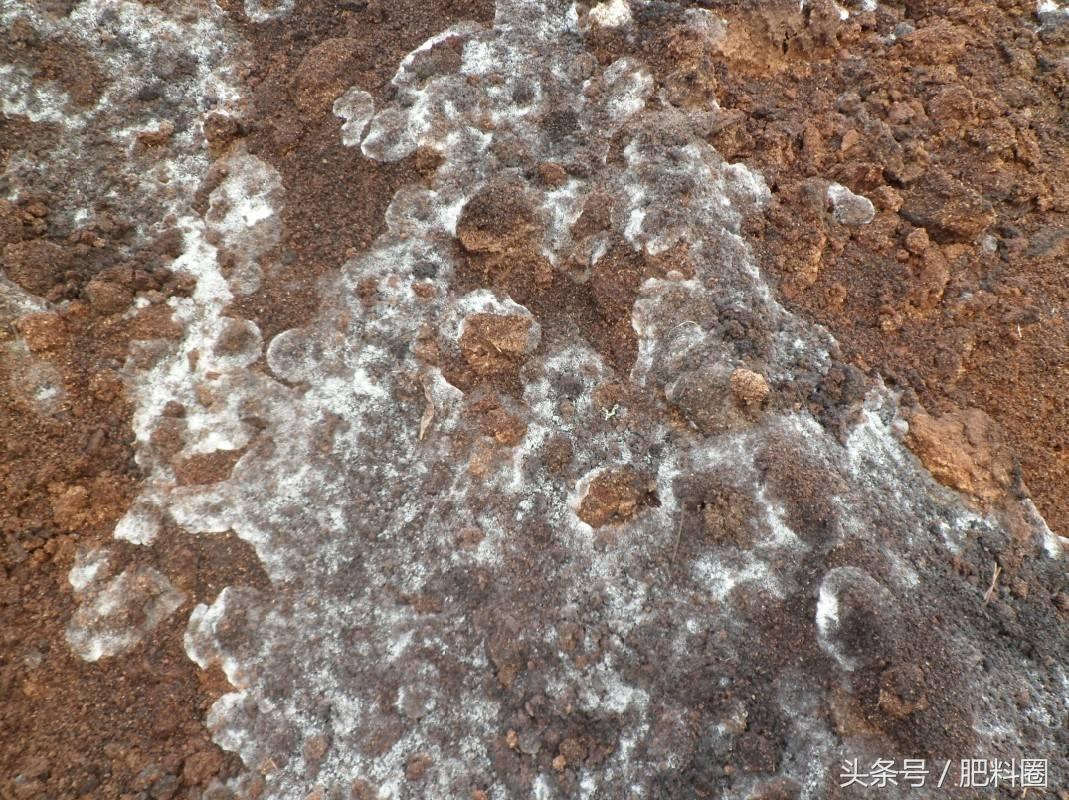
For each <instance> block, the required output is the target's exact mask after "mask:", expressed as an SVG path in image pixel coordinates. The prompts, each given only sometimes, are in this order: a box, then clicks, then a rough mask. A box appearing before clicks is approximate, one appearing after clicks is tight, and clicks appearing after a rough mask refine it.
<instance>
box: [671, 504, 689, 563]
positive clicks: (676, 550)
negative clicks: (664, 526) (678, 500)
mask: <svg viewBox="0 0 1069 800" xmlns="http://www.w3.org/2000/svg"><path fill="white" fill-rule="evenodd" d="M686 513H687V509H686V507H684V506H682V505H681V506H680V507H679V527H678V528H677V529H676V546H675V547H674V548H672V560H671V561H669V562H668V563H669V564H675V563H676V556H677V555H678V554H679V542H680V541H681V540H682V539H683V515H684V514H686Z"/></svg>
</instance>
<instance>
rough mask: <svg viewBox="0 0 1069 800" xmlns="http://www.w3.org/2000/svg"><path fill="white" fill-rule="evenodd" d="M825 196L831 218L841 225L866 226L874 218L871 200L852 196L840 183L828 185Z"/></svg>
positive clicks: (874, 213)
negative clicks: (830, 208) (826, 195)
mask: <svg viewBox="0 0 1069 800" xmlns="http://www.w3.org/2000/svg"><path fill="white" fill-rule="evenodd" d="M827 194H828V202H829V203H830V204H831V207H832V216H834V217H835V221H836V222H838V223H840V224H842V225H868V224H869V223H870V222H872V220H873V218H874V217H875V216H876V207H875V206H874V205H873V204H872V201H871V200H869V199H868V198H867V197H863V196H862V195H859V194H854V193H853V192H851V191H850V190H849V189H847V188H846V187H845V186H843V185H842V184H840V183H831V184H829V185H828V193H827Z"/></svg>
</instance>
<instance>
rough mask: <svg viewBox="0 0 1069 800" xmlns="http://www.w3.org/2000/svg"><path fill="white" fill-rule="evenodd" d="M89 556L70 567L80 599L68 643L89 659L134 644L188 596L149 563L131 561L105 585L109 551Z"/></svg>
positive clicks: (69, 626) (106, 654)
mask: <svg viewBox="0 0 1069 800" xmlns="http://www.w3.org/2000/svg"><path fill="white" fill-rule="evenodd" d="M91 559H92V560H90V561H89V562H86V561H82V563H80V564H79V563H76V564H75V566H74V568H73V569H72V570H71V575H70V582H71V585H72V587H74V590H75V592H76V594H77V595H78V598H79V600H80V601H81V604H80V605H79V606H78V608H77V609H76V610H75V612H74V616H73V617H72V618H71V621H70V624H69V625H68V626H67V643H68V644H69V645H70V647H71V649H72V650H73V651H74V652H75V653H76V654H77V655H79V656H80V657H82V658H84V659H85V660H86V661H98V660H99V659H101V658H105V657H107V656H114V655H118V654H120V653H124V652H126V651H128V650H130V649H132V648H133V647H134V646H135V645H137V644H138V643H139V642H140V641H141V640H142V639H143V638H144V637H145V636H146V635H147V634H148V633H150V632H151V631H152V630H153V629H155V628H156V626H157V625H159V624H160V623H161V622H163V620H165V619H167V617H169V616H171V614H173V613H174V612H175V611H177V610H178V607H179V606H181V605H182V603H183V602H185V595H183V594H182V592H180V591H178V590H177V589H175V588H174V586H172V585H171V582H170V581H169V580H167V578H166V577H165V576H164V575H162V574H161V573H159V572H158V571H157V570H154V569H152V568H151V567H133V568H131V569H128V570H125V571H123V572H122V573H120V574H119V575H118V576H117V577H115V578H113V579H112V580H110V581H108V582H107V583H105V584H103V585H101V584H99V578H100V577H101V576H100V575H99V573H101V572H102V571H103V570H104V569H105V568H106V563H107V562H106V556H105V555H103V554H94V556H92V557H91Z"/></svg>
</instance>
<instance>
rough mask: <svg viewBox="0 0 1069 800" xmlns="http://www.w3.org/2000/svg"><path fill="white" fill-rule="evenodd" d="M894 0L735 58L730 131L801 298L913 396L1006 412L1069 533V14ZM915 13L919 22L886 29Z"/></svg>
mask: <svg viewBox="0 0 1069 800" xmlns="http://www.w3.org/2000/svg"><path fill="white" fill-rule="evenodd" d="M740 5H745V4H740ZM883 5H884V4H881V6H883ZM886 5H888V6H891V10H888V9H885V8H881V10H880V11H879V12H877V13H874V14H863V15H859V16H857V17H853V18H851V20H850V21H849V22H848V23H845V24H843V25H841V26H840V25H838V24H837V23H836V24H832V26H831V29H832V30H833V31H834V37H835V39H836V40H837V41H838V47H837V48H836V49H835V50H834V51H829V50H827V49H826V48H822V47H821V42H820V41H819V40H818V39H819V37H814V36H813V35H811V34H809V33H805V32H800V33H798V34H796V35H793V36H792V35H791V34H790V33H785V34H784V33H781V34H780V35H781V36H782V38H781V40H780V41H781V42H782V47H780V48H776V47H768V46H766V47H765V48H764V53H765V54H766V57H765V58H761V59H758V60H752V59H754V54H753V52H752V51H751V50H746V51H740V52H745V54H746V58H745V60H744V59H743V58H742V57H741V56H740V58H738V59H729V60H728V61H727V63H726V64H721V65H720V66H719V68H718V69H717V72H716V74H717V82H718V92H717V94H718V97H719V99H720V103H721V104H722V105H723V106H724V107H725V108H727V109H738V110H740V111H743V112H745V113H744V114H741V115H739V116H738V117H737V118H736V122H735V124H732V125H730V126H728V127H726V128H725V129H724V130H722V131H721V132H720V133H719V134H718V135H717V136H716V137H715V139H714V143H715V144H716V145H717V147H718V148H719V149H720V150H721V151H722V153H723V154H724V155H725V156H726V157H727V158H729V159H732V160H742V161H745V162H746V163H747V164H750V165H753V166H755V167H756V168H757V169H759V170H760V171H761V172H763V173H764V174H765V175H766V177H767V178H768V180H769V183H770V185H771V186H772V188H773V191H774V200H773V207H772V209H771V212H770V214H769V215H768V219H767V222H766V224H765V225H764V226H763V230H762V231H761V232H760V236H761V241H760V253H761V256H762V266H763V268H764V269H765V270H766V272H768V273H769V274H770V275H772V276H773V277H774V279H775V280H776V281H777V282H778V283H779V285H780V287H781V289H782V294H783V295H784V297H785V298H786V301H787V303H788V305H789V306H790V307H792V308H793V309H795V310H797V311H798V312H800V313H802V314H803V315H805V316H807V317H810V318H812V319H815V320H816V321H818V322H820V323H821V324H823V325H825V326H826V327H827V328H828V329H829V330H830V331H831V332H832V333H833V334H834V335H835V337H836V339H837V340H838V341H839V343H840V344H841V346H842V349H843V352H844V355H845V356H846V359H847V360H848V361H852V362H853V363H854V364H856V365H857V366H858V367H860V368H862V369H863V370H864V371H867V372H871V373H874V374H875V373H878V374H880V375H882V376H884V378H885V380H886V381H887V382H888V383H889V384H891V385H894V386H896V387H898V388H900V389H902V390H904V391H905V399H906V401H907V403H909V402H916V403H920V404H922V405H923V406H924V407H925V408H926V409H927V410H928V411H929V412H931V413H932V414H935V415H942V414H947V413H954V412H956V411H959V410H962V409H968V408H972V407H976V408H979V409H982V410H983V411H985V412H986V413H987V414H989V415H990V416H991V417H992V418H993V419H994V420H995V421H996V422H997V423H998V424H999V425H1000V426H1001V427H1002V428H1003V429H1004V432H1005V435H1006V440H1007V443H1008V446H1009V448H1010V450H1011V452H1012V454H1013V457H1014V458H1015V459H1016V460H1017V461H1018V462H1019V470H1020V476H1021V477H1022V478H1023V480H1024V482H1025V484H1026V485H1027V487H1028V490H1029V491H1030V492H1031V494H1032V496H1033V497H1034V499H1035V502H1036V505H1037V506H1038V507H1039V509H1040V511H1041V512H1042V513H1043V515H1044V516H1045V517H1046V519H1047V522H1048V524H1049V525H1050V526H1051V528H1052V529H1054V530H1055V531H1057V532H1061V533H1063V534H1064V533H1066V532H1067V531H1069V426H1067V425H1066V419H1067V416H1066V412H1067V411H1069V406H1067V403H1069V368H1067V364H1069V325H1067V323H1069V320H1067V318H1066V313H1065V309H1066V301H1067V299H1069V282H1067V280H1066V270H1065V265H1066V260H1065V259H1066V256H1067V255H1069V171H1067V170H1069V167H1067V164H1069V160H1067V156H1069V128H1067V126H1066V116H1065V108H1066V94H1067V90H1069V70H1067V69H1066V61H1065V58H1066V55H1067V53H1069V48H1067V44H1069V41H1067V37H1066V29H1065V28H1064V26H1063V27H1062V28H1061V29H1060V31H1058V32H1054V31H1040V32H1038V33H1037V32H1036V21H1035V16H1034V10H1035V4H1034V3H1031V2H1025V1H1023V0H1022V1H1021V2H1013V1H1004V2H997V3H968V4H952V3H940V2H932V3H908V2H907V3H904V4H901V5H903V6H904V7H905V8H903V9H902V10H901V11H898V10H895V9H894V8H893V6H894V4H886ZM726 14H727V16H728V17H729V18H733V17H735V16H739V15H740V12H739V11H737V10H731V11H728V12H726ZM741 16H743V18H744V19H745V18H746V15H745V14H743V15H741ZM770 16H771V15H770ZM758 18H760V17H758ZM750 19H751V20H752V19H753V17H750ZM906 19H912V20H913V24H914V25H915V27H916V32H915V33H912V34H908V35H904V36H902V37H901V40H900V41H899V42H897V43H894V44H890V45H888V44H885V43H884V42H883V41H882V38H883V37H886V36H887V34H888V33H889V32H891V31H892V30H893V29H894V28H895V27H896V26H897V25H899V24H900V23H901V22H902V21H904V20H906ZM743 27H744V29H745V28H746V27H749V28H751V29H752V28H753V27H754V24H753V22H752V21H751V22H750V23H749V24H748V25H747V24H745V23H744V26H743ZM759 32H760V33H761V34H763V35H764V36H765V37H766V38H765V41H766V43H767V44H775V42H769V41H768V36H769V34H767V32H766V31H765V30H764V29H763V28H759ZM758 52H760V49H759V50H758ZM817 176H820V177H821V178H830V179H832V180H837V181H839V182H840V183H843V184H844V185H846V186H848V187H849V188H851V189H853V190H854V191H856V192H858V193H860V194H864V195H866V196H867V197H869V198H871V199H872V200H873V201H874V203H875V204H876V206H877V209H878V214H877V216H876V218H875V220H874V221H873V222H872V223H871V224H870V225H868V226H865V227H861V228H847V227H845V226H841V225H838V224H836V223H835V222H834V221H833V220H832V219H831V218H830V215H829V214H828V212H827V209H826V208H825V202H824V197H823V185H824V184H821V183H820V182H819V181H815V180H814V178H816V177H817ZM921 228H927V232H926V233H927V235H925V234H923V233H919V230H920V229H921ZM985 230H986V231H987V233H988V234H989V235H991V236H992V237H993V238H992V239H991V240H989V242H988V246H989V248H990V247H991V246H993V248H994V249H993V251H991V252H989V251H988V250H987V249H985V248H984V246H983V245H982V244H981V243H978V242H976V241H975V239H978V238H979V237H980V235H981V234H982V233H983V232H984V231H985Z"/></svg>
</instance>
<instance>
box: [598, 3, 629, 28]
mask: <svg viewBox="0 0 1069 800" xmlns="http://www.w3.org/2000/svg"><path fill="white" fill-rule="evenodd" d="M590 21H591V22H593V23H594V24H595V25H600V26H601V27H603V28H620V27H623V26H624V25H627V24H629V23H630V22H631V6H630V4H629V3H628V0H605V2H603V3H598V4H597V5H596V6H594V7H593V8H591V9H590Z"/></svg>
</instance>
